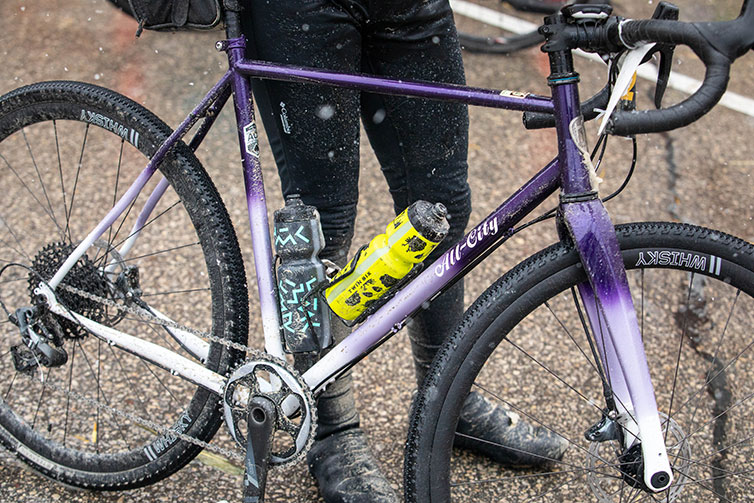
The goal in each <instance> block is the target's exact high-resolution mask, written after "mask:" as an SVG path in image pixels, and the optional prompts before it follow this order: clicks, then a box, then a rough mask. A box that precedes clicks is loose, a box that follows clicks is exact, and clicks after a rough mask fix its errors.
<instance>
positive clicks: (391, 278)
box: [325, 201, 450, 321]
mask: <svg viewBox="0 0 754 503" xmlns="http://www.w3.org/2000/svg"><path fill="white" fill-rule="evenodd" d="M446 214H447V210H446V209H445V206H443V205H442V204H440V203H437V204H432V203H429V202H427V201H416V202H415V203H414V204H412V205H411V206H409V207H408V208H407V209H406V210H405V211H403V213H401V214H400V215H398V216H397V217H395V220H393V221H392V222H390V223H389V224H388V226H387V228H386V229H385V233H384V234H380V235H378V236H376V237H375V238H374V239H372V241H371V242H370V243H369V245H368V246H366V247H365V248H364V249H362V250H359V253H358V254H357V255H356V256H355V257H354V258H352V259H351V260H350V261H349V262H348V264H346V266H345V267H344V268H343V269H341V271H340V272H339V273H338V274H337V275H336V276H335V277H334V278H333V279H332V281H331V283H330V284H331V286H329V287H328V288H327V290H325V296H326V297H327V303H328V304H329V305H330V309H332V311H333V312H334V313H335V314H337V315H338V316H340V317H341V318H343V319H344V320H349V321H350V320H355V319H356V318H358V317H359V315H361V313H363V312H364V311H365V310H366V309H368V308H369V307H370V306H371V305H372V304H374V303H375V302H376V301H377V300H378V299H379V298H380V297H382V296H383V295H385V293H387V292H388V291H389V290H390V289H391V288H392V287H394V286H395V285H396V284H397V283H398V282H399V281H400V280H401V278H403V277H404V276H405V275H406V274H408V272H409V271H410V270H411V269H412V268H413V267H414V264H418V263H419V262H421V261H423V260H424V259H426V258H427V256H428V255H429V253H430V252H431V251H432V250H433V249H434V248H435V247H436V246H437V245H438V244H439V243H440V241H442V240H443V239H444V238H445V236H446V235H447V233H448V228H449V227H450V226H449V225H448V221H447V220H446V218H445V215H446Z"/></svg>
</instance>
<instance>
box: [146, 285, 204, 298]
mask: <svg viewBox="0 0 754 503" xmlns="http://www.w3.org/2000/svg"><path fill="white" fill-rule="evenodd" d="M209 291H210V289H209V287H206V288H187V289H185V290H173V291H170V292H156V293H145V294H143V295H142V297H159V296H164V295H178V294H184V293H195V292H209Z"/></svg>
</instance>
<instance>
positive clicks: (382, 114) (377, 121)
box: [372, 108, 387, 124]
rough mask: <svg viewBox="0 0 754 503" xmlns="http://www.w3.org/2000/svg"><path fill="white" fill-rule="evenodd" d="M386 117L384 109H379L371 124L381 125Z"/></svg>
mask: <svg viewBox="0 0 754 503" xmlns="http://www.w3.org/2000/svg"><path fill="white" fill-rule="evenodd" d="M386 115H387V112H385V109H384V108H380V109H379V110H377V111H376V112H375V113H374V115H373V116H372V122H374V123H375V124H380V123H382V121H384V120H385V116H386Z"/></svg>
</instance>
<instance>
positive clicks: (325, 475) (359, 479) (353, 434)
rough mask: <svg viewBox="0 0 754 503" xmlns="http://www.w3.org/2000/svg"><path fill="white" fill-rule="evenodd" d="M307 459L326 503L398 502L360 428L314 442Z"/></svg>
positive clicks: (337, 433)
mask: <svg viewBox="0 0 754 503" xmlns="http://www.w3.org/2000/svg"><path fill="white" fill-rule="evenodd" d="M306 459H307V461H308V462H309V471H310V472H311V474H312V475H313V476H314V478H316V479H317V483H318V485H319V493H320V494H321V495H322V497H323V498H324V500H325V501H326V502H327V503H397V502H398V497H397V496H396V495H395V492H394V491H393V488H392V487H391V486H390V483H389V482H388V481H387V479H386V478H385V476H384V475H382V472H380V468H379V466H378V465H377V461H376V460H375V459H374V458H373V457H372V453H371V452H370V451H369V446H368V445H367V442H366V438H365V436H364V432H363V431H361V429H360V428H352V429H349V430H345V431H340V432H336V433H333V434H331V435H329V436H327V437H325V438H323V439H321V440H317V441H316V442H315V443H314V445H313V446H312V449H311V450H310V451H309V453H308V455H307V457H306Z"/></svg>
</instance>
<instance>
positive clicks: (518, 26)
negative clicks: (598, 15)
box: [450, 0, 754, 117]
mask: <svg viewBox="0 0 754 503" xmlns="http://www.w3.org/2000/svg"><path fill="white" fill-rule="evenodd" d="M450 6H451V7H452V8H453V11H454V12H457V13H458V14H460V15H462V16H465V17H468V18H471V19H475V20H477V21H481V22H482V23H486V24H489V25H491V26H497V27H498V28H502V29H503V30H505V31H509V32H511V33H516V34H519V35H520V34H523V33H529V32H532V31H534V30H536V29H537V28H538V25H536V24H534V23H531V22H529V21H525V20H523V19H519V18H517V17H514V16H510V15H508V14H504V13H502V12H498V11H495V10H492V9H488V8H487V7H482V6H480V5H477V4H474V3H470V2H467V1H465V0H450ZM575 53H576V54H577V55H578V56H581V57H584V58H587V59H590V60H592V61H599V62H602V60H601V59H600V57H599V56H597V55H596V54H592V53H587V52H583V51H575ZM637 74H638V75H639V77H641V78H643V79H646V80H650V81H652V82H655V81H656V80H657V67H656V66H655V65H652V64H650V63H647V64H645V65H642V66H640V67H639V69H638V70H637ZM701 85H702V83H701V81H699V80H697V79H694V78H692V77H688V76H686V75H683V74H680V73H677V72H672V73H671V74H670V80H669V82H668V87H670V88H672V89H675V90H677V91H681V92H684V93H687V94H692V93H693V92H694V91H696V90H697V89H698V88H699V86H701ZM720 105H722V106H724V107H727V108H730V109H731V110H735V111H736V112H740V113H742V114H746V115H749V116H751V117H754V100H753V99H751V98H747V97H746V96H743V95H740V94H737V93H734V92H731V91H726V93H725V94H724V95H723V97H722V99H720Z"/></svg>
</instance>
